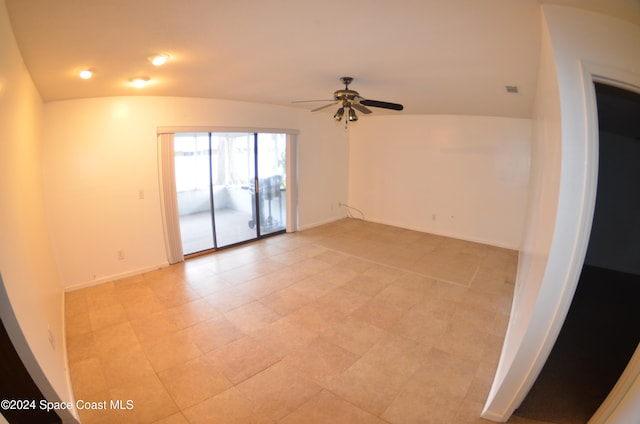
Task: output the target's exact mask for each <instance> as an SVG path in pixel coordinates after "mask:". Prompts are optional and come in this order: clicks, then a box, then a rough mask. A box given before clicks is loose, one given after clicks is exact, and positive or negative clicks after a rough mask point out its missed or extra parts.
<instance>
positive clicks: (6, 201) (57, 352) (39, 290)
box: [0, 0, 73, 401]
mask: <svg viewBox="0 0 640 424" xmlns="http://www.w3.org/2000/svg"><path fill="white" fill-rule="evenodd" d="M0 52H2V54H0V122H1V123H2V124H1V125H0V274H1V275H2V283H3V285H4V287H3V288H0V289H3V290H0V293H2V294H3V296H0V315H1V316H2V319H3V321H4V323H5V326H6V327H7V331H8V332H9V335H10V337H11V339H12V341H13V343H14V345H16V350H17V351H18V352H19V354H20V355H21V357H22V358H23V361H27V362H28V363H26V366H27V369H28V370H29V372H30V373H31V375H32V377H33V378H34V379H35V380H36V382H37V383H38V384H39V387H40V390H41V391H42V392H43V393H44V394H45V395H47V396H49V398H50V399H51V400H55V398H56V397H57V398H58V399H62V400H64V401H70V400H72V399H73V396H72V394H71V386H70V384H69V379H68V373H67V368H66V355H65V347H64V346H65V345H64V323H63V301H64V298H63V291H62V286H61V284H60V281H59V279H58V276H57V272H56V268H55V264H54V261H53V256H52V253H51V243H50V238H49V231H48V228H47V225H46V220H45V205H44V197H43V184H42V168H41V165H42V161H41V158H42V150H41V144H40V138H41V134H42V132H41V130H42V101H41V99H40V96H39V94H38V92H37V91H36V89H35V87H34V85H33V83H32V81H31V77H30V76H29V74H28V72H27V70H26V69H25V67H24V65H23V62H22V57H21V56H20V52H19V51H18V47H17V45H16V42H15V39H14V37H13V33H12V31H11V25H10V23H9V19H8V17H7V11H6V6H5V2H4V0H0ZM5 293H6V297H5V296H4V294H5ZM48 329H50V330H51V334H52V335H53V338H54V341H55V348H53V347H52V346H51V344H50V343H49V334H48ZM20 333H22V334H20ZM22 336H24V338H23V337H22ZM23 341H24V344H23ZM27 357H28V358H27ZM30 358H33V359H34V363H31V362H30V361H29V359H30ZM40 374H41V375H42V377H43V380H44V381H42V380H40V378H39V375H40ZM46 380H48V383H47V382H46ZM44 386H47V387H44ZM49 388H51V389H52V390H53V391H55V395H52V394H51V393H50V392H49Z"/></svg>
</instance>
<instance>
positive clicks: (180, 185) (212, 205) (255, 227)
mask: <svg viewBox="0 0 640 424" xmlns="http://www.w3.org/2000/svg"><path fill="white" fill-rule="evenodd" d="M174 150H175V178H176V191H177V200H178V201H177V203H178V213H179V218H180V233H181V238H182V246H183V252H184V254H185V255H189V254H193V253H198V252H202V251H207V250H211V249H217V248H222V247H227V246H231V245H235V244H238V243H242V242H245V241H248V240H254V239H257V238H260V237H262V236H265V235H269V234H274V233H278V232H283V231H284V230H285V229H286V200H285V199H286V196H285V191H286V174H285V170H286V163H285V157H286V156H285V152H286V134H270V133H264V134H263V133H234V132H230V133H177V134H175V137H174Z"/></svg>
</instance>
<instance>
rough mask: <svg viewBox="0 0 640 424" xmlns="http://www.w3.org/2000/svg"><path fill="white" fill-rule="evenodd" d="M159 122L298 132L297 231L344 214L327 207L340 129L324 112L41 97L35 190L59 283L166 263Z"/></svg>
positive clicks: (343, 149)
mask: <svg viewBox="0 0 640 424" xmlns="http://www.w3.org/2000/svg"><path fill="white" fill-rule="evenodd" d="M165 126H168V127H177V126H206V127H211V126H216V127H235V128H238V127H244V128H261V129H266V128H276V129H296V130H299V131H300V134H299V145H298V152H299V163H298V167H299V177H298V181H299V192H300V197H299V205H298V208H299V222H300V227H301V228H306V227H311V226H314V225H318V224H321V223H323V222H329V221H332V220H335V219H338V218H340V217H343V216H345V212H344V211H341V210H339V209H338V208H334V209H332V208H331V205H332V203H334V202H335V200H334V199H341V200H342V201H345V200H346V197H347V166H348V159H347V158H348V143H347V134H346V133H344V131H343V130H342V129H341V127H340V126H339V125H336V124H335V123H334V122H333V121H332V120H331V119H330V116H328V115H327V114H311V113H309V112H308V111H303V110H299V109H293V108H286V107H277V106H268V105H258V104H250V103H242V102H231V101H224V100H211V99H197V98H171V97H142V96H141V97H113V98H94V99H84V100H69V101H59V102H51V103H47V104H45V107H44V134H43V137H44V163H43V165H44V176H45V194H46V202H47V207H48V210H49V212H50V213H49V228H50V229H51V232H52V239H53V242H54V251H55V253H56V260H57V264H58V267H59V270H60V275H61V277H62V281H63V284H64V286H65V287H67V288H71V287H79V286H82V285H87V284H92V283H97V282H101V281H107V280H110V279H114V278H118V277H122V276H125V275H130V274H135V273H139V272H143V271H145V270H149V269H153V268H156V267H160V266H164V265H165V264H166V262H167V259H166V253H165V247H164V238H163V226H162V221H161V210H160V199H159V191H158V153H157V139H156V131H157V128H158V127H165ZM140 191H143V192H144V199H140V198H139V193H140ZM119 250H124V256H125V259H124V260H119V259H118V255H117V252H118V251H119Z"/></svg>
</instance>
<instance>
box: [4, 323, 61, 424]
mask: <svg viewBox="0 0 640 424" xmlns="http://www.w3.org/2000/svg"><path fill="white" fill-rule="evenodd" d="M0 399H2V400H3V402H4V403H7V402H8V403H7V404H6V405H4V404H3V407H2V415H3V416H4V418H5V419H6V420H7V421H8V422H9V424H23V423H24V424H27V423H28V424H53V423H62V420H61V419H60V418H59V417H58V415H57V414H56V413H55V412H54V411H48V412H47V411H46V409H42V408H41V407H40V402H41V401H43V400H44V401H45V402H46V400H45V397H44V396H43V395H42V393H41V392H40V389H38V386H36V383H35V382H34V381H33V379H32V378H31V376H30V375H29V372H28V371H27V369H26V368H25V367H24V365H23V364H22V360H21V359H20V356H19V355H18V352H16V350H15V348H14V347H13V344H12V343H11V339H10V338H9V334H8V333H7V330H6V328H5V326H4V323H3V322H2V321H0Z"/></svg>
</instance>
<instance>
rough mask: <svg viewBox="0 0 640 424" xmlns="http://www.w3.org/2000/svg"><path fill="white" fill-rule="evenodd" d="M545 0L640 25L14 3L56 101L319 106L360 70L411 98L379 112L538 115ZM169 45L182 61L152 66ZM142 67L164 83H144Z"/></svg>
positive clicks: (411, 12)
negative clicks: (602, 20)
mask: <svg viewBox="0 0 640 424" xmlns="http://www.w3.org/2000/svg"><path fill="white" fill-rule="evenodd" d="M541 2H545V3H559V4H565V5H569V6H575V7H582V8H589V9H592V10H596V11H599V12H603V13H608V14H611V15H614V16H616V17H619V18H622V19H626V20H631V21H632V22H634V23H636V24H638V25H640V0H549V1H547V0H342V1H338V0H322V1H307V0H272V1H264V0H182V1H178V0H55V1H52V0H6V4H7V9H8V11H9V16H10V19H11V22H12V25H13V29H14V32H15V36H16V39H17V41H18V45H19V47H20V49H21V52H22V55H23V57H24V60H25V63H26V66H27V68H28V69H29V72H30V73H31V76H32V78H33V80H34V82H35V84H36V86H37V88H38V90H39V91H40V94H41V95H42V97H43V99H44V100H45V101H54V100H63V99H73V98H87V97H99V96H121V95H162V96H192V97H207V98H217V99H231V100H240V101H248V102H257V103H267V104H275V105H283V106H293V107H301V108H305V109H309V110H310V109H313V108H314V107H317V106H319V105H322V103H317V104H316V103H296V104H292V103H291V102H292V101H295V100H307V99H331V98H332V94H333V91H335V90H337V89H339V88H342V86H341V83H340V80H339V77H341V76H352V77H354V78H355V80H354V82H353V84H352V85H351V87H350V88H352V89H354V90H357V91H359V92H360V94H361V95H362V96H363V97H366V98H369V99H374V100H382V101H389V102H397V103H402V104H404V105H405V111H404V112H393V111H386V110H382V109H374V113H377V114H380V113H404V114H472V115H489V116H508V117H530V116H531V112H532V104H533V97H534V92H535V84H536V74H537V70H538V56H539V43H540V19H541V17H540V3H541ZM157 52H168V53H169V54H170V55H171V57H172V60H171V62H170V63H168V64H167V65H165V66H163V67H160V68H156V67H153V66H152V65H151V64H150V63H149V61H148V58H149V57H150V56H151V55H153V54H154V53H157ZM83 68H91V69H92V70H93V71H94V77H93V78H92V79H91V80H86V81H85V80H81V79H80V78H78V73H79V71H80V70H82V69H83ZM135 76H148V77H150V78H151V83H152V84H150V85H149V86H148V87H146V88H144V89H142V90H139V89H135V88H133V87H132V86H131V85H130V84H129V83H128V80H129V79H130V78H132V77H135ZM506 85H517V86H518V87H519V93H518V94H508V93H507V92H506V90H505V86H506ZM327 110H330V111H333V109H332V108H329V109H327Z"/></svg>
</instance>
